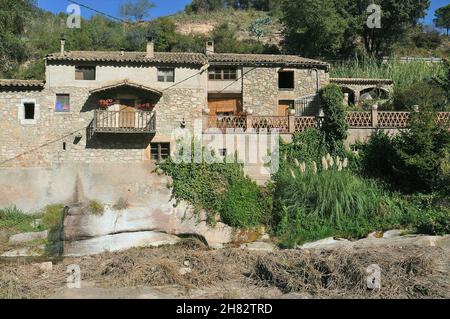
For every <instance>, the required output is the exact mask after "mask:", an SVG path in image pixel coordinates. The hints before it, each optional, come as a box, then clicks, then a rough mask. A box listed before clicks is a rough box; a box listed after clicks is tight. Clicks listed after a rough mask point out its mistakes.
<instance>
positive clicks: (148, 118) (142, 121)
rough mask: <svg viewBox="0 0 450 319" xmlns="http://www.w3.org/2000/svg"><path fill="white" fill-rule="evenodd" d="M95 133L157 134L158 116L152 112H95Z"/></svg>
mask: <svg viewBox="0 0 450 319" xmlns="http://www.w3.org/2000/svg"><path fill="white" fill-rule="evenodd" d="M93 131H94V132H99V133H155V132H156V114H155V112H153V111H152V112H150V111H138V110H137V111H107V110H95V112H94V120H93Z"/></svg>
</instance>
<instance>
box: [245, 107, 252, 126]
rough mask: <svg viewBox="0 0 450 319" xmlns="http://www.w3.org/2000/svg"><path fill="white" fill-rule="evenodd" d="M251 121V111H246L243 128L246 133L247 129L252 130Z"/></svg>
mask: <svg viewBox="0 0 450 319" xmlns="http://www.w3.org/2000/svg"><path fill="white" fill-rule="evenodd" d="M252 119H253V110H252V109H247V111H246V117H245V121H246V123H245V128H246V130H247V131H248V130H249V129H251V128H252V126H253V124H252Z"/></svg>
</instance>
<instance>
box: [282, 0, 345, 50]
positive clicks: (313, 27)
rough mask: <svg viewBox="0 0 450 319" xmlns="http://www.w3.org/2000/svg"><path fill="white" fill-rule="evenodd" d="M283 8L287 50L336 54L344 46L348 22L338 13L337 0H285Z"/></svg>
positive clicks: (285, 46)
mask: <svg viewBox="0 0 450 319" xmlns="http://www.w3.org/2000/svg"><path fill="white" fill-rule="evenodd" d="M281 10H282V13H283V16H282V18H281V21H282V23H283V26H284V33H285V41H284V48H285V50H286V51H287V52H289V53H292V54H302V55H305V56H310V57H318V56H335V55H336V54H337V53H338V51H339V50H340V48H341V47H342V46H343V42H344V37H343V36H344V32H345V30H346V28H347V22H346V20H345V19H344V18H343V17H342V16H341V15H339V14H338V12H337V10H336V8H335V0H303V1H290V0H284V1H283V2H282V7H281Z"/></svg>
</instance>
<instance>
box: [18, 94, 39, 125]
mask: <svg viewBox="0 0 450 319" xmlns="http://www.w3.org/2000/svg"><path fill="white" fill-rule="evenodd" d="M26 104H33V105H34V113H33V115H34V117H33V118H32V119H27V118H25V113H26V112H25V105H26ZM17 108H18V109H17V114H18V118H19V122H20V124H21V125H36V124H37V122H38V120H39V118H40V113H41V112H40V105H39V104H38V103H37V101H36V100H35V99H22V100H21V101H20V104H18V105H17Z"/></svg>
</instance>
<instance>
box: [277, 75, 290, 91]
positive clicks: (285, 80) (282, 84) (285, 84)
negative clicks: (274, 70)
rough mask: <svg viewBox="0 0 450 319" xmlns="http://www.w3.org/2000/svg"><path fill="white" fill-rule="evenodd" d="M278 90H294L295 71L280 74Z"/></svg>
mask: <svg viewBox="0 0 450 319" xmlns="http://www.w3.org/2000/svg"><path fill="white" fill-rule="evenodd" d="M278 88H279V89H284V90H292V89H293V88H294V71H280V72H278Z"/></svg>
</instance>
